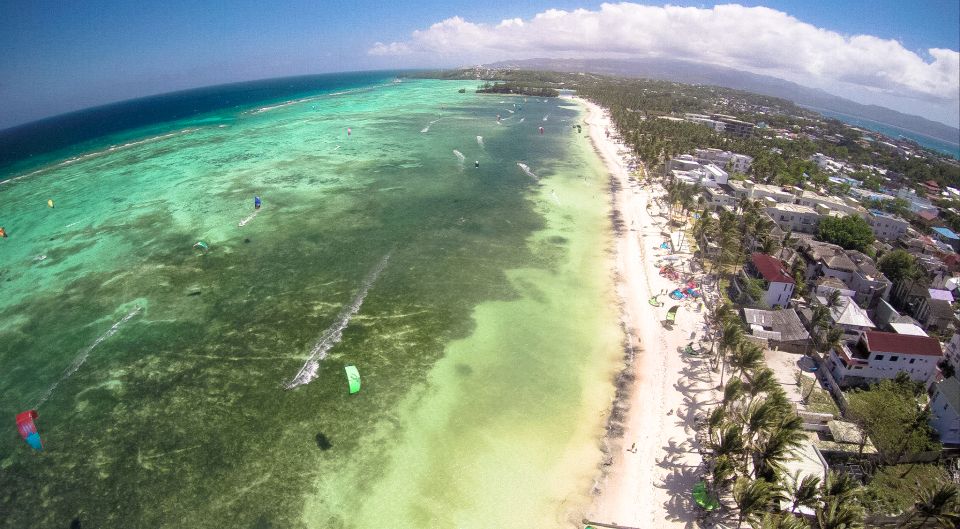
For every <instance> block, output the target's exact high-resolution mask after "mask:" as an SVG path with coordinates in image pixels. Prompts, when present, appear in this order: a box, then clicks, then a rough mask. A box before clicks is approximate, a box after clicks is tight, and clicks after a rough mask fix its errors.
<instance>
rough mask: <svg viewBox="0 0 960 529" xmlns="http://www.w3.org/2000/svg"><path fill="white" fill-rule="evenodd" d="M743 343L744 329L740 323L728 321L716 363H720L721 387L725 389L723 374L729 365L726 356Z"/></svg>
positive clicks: (722, 335) (724, 328)
mask: <svg viewBox="0 0 960 529" xmlns="http://www.w3.org/2000/svg"><path fill="white" fill-rule="evenodd" d="M741 341H743V327H741V326H740V322H738V321H733V320H732V319H730V320H727V321H725V322H724V323H723V331H722V334H721V335H720V343H719V344H718V345H719V346H720V347H718V348H717V359H716V361H717V362H719V363H720V386H719V387H723V372H724V369H725V367H726V365H727V362H726V355H727V353H728V352H729V351H732V350H734V349H736V347H737V346H739V345H740V342H741Z"/></svg>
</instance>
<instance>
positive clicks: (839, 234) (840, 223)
mask: <svg viewBox="0 0 960 529" xmlns="http://www.w3.org/2000/svg"><path fill="white" fill-rule="evenodd" d="M817 237H818V238H819V239H820V240H822V241H825V242H829V243H833V244H838V245H840V246H842V247H843V248H844V249H846V250H858V251H861V252H862V251H864V250H866V248H867V247H868V246H870V245H871V244H873V241H874V237H873V230H872V229H871V228H870V225H869V224H867V221H865V220H863V218H862V217H860V216H858V215H847V216H846V217H839V218H838V217H824V218H823V219H820V226H819V227H818V228H817Z"/></svg>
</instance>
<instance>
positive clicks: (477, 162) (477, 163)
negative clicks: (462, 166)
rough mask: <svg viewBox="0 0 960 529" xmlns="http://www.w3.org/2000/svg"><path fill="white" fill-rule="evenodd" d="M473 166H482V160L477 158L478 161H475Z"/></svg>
mask: <svg viewBox="0 0 960 529" xmlns="http://www.w3.org/2000/svg"><path fill="white" fill-rule="evenodd" d="M473 166H474V167H477V168H479V167H480V160H477V161H475V162H473Z"/></svg>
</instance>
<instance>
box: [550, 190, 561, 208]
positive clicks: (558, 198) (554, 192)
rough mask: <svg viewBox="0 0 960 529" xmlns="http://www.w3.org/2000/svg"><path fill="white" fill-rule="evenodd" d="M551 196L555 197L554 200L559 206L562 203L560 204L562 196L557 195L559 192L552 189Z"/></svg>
mask: <svg viewBox="0 0 960 529" xmlns="http://www.w3.org/2000/svg"><path fill="white" fill-rule="evenodd" d="M550 196H552V197H553V201H554V202H556V203H557V205H558V206H559V205H561V204H560V197H558V196H557V192H556V191H553V190H551V191H550Z"/></svg>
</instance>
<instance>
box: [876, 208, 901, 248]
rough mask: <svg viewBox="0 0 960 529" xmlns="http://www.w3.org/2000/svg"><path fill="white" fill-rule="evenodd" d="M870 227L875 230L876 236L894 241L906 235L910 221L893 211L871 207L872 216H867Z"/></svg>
mask: <svg viewBox="0 0 960 529" xmlns="http://www.w3.org/2000/svg"><path fill="white" fill-rule="evenodd" d="M867 222H868V223H869V224H870V229H872V230H873V235H874V237H876V238H878V239H881V240H885V241H892V240H896V239H899V238H900V237H902V236H904V235H906V233H907V228H909V227H910V223H909V222H907V221H906V220H904V219H903V218H901V217H899V216H897V215H894V214H892V213H886V212H883V211H880V210H878V209H871V210H870V216H869V217H867Z"/></svg>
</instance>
